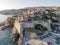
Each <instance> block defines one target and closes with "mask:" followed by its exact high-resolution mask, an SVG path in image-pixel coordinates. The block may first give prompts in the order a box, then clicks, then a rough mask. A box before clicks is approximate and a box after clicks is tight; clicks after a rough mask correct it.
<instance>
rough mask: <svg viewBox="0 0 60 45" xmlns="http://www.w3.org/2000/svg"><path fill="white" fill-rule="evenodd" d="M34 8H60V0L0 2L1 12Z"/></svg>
mask: <svg viewBox="0 0 60 45" xmlns="http://www.w3.org/2000/svg"><path fill="white" fill-rule="evenodd" d="M33 6H60V0H0V10H5V9H18V8H24V7H33Z"/></svg>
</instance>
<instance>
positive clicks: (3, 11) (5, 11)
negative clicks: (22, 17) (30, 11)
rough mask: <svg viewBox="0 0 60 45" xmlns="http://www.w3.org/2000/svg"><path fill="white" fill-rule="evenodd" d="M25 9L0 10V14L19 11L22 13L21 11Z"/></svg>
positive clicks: (15, 13) (10, 13) (14, 13)
mask: <svg viewBox="0 0 60 45" xmlns="http://www.w3.org/2000/svg"><path fill="white" fill-rule="evenodd" d="M26 10H27V9H11V10H2V11H0V14H4V15H17V14H19V13H22V12H23V11H26Z"/></svg>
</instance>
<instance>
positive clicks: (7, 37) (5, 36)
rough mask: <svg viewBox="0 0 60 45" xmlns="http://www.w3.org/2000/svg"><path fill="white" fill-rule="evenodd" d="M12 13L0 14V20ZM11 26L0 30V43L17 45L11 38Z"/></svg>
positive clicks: (0, 44)
mask: <svg viewBox="0 0 60 45" xmlns="http://www.w3.org/2000/svg"><path fill="white" fill-rule="evenodd" d="M12 16H13V15H3V14H0V22H3V21H5V20H6V19H7V18H8V17H12ZM11 33H12V27H9V28H7V29H5V30H0V45H17V43H16V42H14V41H13V40H12V36H11Z"/></svg>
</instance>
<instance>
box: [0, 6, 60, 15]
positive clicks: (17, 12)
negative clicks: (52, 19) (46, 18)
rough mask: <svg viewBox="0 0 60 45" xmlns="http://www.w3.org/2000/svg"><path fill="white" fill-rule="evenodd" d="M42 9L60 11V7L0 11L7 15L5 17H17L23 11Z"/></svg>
mask: <svg viewBox="0 0 60 45" xmlns="http://www.w3.org/2000/svg"><path fill="white" fill-rule="evenodd" d="M34 8H35V9H40V8H44V9H51V8H52V9H55V10H57V11H60V7H54V6H53V7H52V6H51V7H27V8H24V9H11V10H2V11H0V14H5V15H17V14H19V13H22V12H23V11H27V10H29V9H34Z"/></svg>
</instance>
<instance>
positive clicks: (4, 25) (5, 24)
mask: <svg viewBox="0 0 60 45" xmlns="http://www.w3.org/2000/svg"><path fill="white" fill-rule="evenodd" d="M16 17H17V16H12V17H8V18H7V19H6V20H5V21H4V22H1V23H0V30H4V29H6V28H7V27H10V26H12V27H13V25H14V21H15V19H16Z"/></svg>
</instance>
